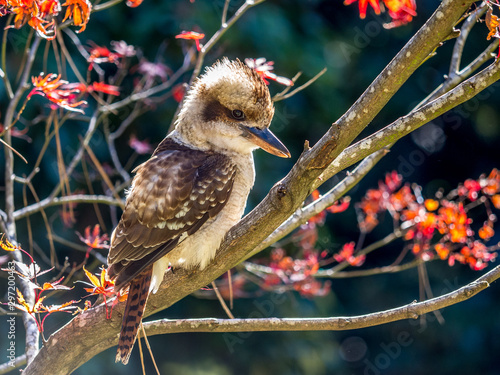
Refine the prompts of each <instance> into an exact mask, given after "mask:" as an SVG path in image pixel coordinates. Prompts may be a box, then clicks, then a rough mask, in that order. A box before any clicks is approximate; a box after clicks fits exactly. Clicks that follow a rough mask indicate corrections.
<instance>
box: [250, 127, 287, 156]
mask: <svg viewBox="0 0 500 375" xmlns="http://www.w3.org/2000/svg"><path fill="white" fill-rule="evenodd" d="M241 129H242V130H243V136H244V137H245V138H247V139H248V140H249V141H250V142H252V143H255V144H256V145H257V146H259V147H260V148H261V149H263V150H264V151H267V152H269V153H270V154H273V155H276V156H279V157H280V158H289V157H291V155H290V151H288V149H287V148H286V147H285V145H284V144H283V143H281V141H280V140H279V139H278V138H276V136H275V135H274V134H273V133H272V132H271V131H270V130H269V129H268V128H264V129H259V128H249V127H247V126H241Z"/></svg>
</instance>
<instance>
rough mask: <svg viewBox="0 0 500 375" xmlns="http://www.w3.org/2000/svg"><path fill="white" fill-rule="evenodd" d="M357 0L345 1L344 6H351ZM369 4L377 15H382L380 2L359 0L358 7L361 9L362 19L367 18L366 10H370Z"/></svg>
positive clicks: (360, 15) (376, 0)
mask: <svg viewBox="0 0 500 375" xmlns="http://www.w3.org/2000/svg"><path fill="white" fill-rule="evenodd" d="M355 1H357V0H345V1H344V5H351V4H352V3H354V2H355ZM368 4H370V5H371V7H372V8H373V10H374V11H375V13H376V14H380V4H379V0H359V1H358V7H359V17H360V18H365V17H366V9H367V8H368Z"/></svg>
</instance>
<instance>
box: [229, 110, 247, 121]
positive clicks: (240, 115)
mask: <svg viewBox="0 0 500 375" xmlns="http://www.w3.org/2000/svg"><path fill="white" fill-rule="evenodd" d="M232 115H233V117H234V118H235V119H236V120H243V119H244V118H245V114H244V113H243V111H241V110H239V109H235V110H233V112H232Z"/></svg>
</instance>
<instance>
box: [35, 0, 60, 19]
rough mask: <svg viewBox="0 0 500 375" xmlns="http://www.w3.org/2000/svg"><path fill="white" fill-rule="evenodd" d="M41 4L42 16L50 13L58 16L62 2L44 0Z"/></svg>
mask: <svg viewBox="0 0 500 375" xmlns="http://www.w3.org/2000/svg"><path fill="white" fill-rule="evenodd" d="M39 4H40V13H41V15H42V17H46V16H48V15H51V16H57V15H58V14H59V12H60V11H61V3H60V2H59V0H42V1H40V3H39Z"/></svg>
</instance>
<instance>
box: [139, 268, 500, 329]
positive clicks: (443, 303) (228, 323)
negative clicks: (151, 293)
mask: <svg viewBox="0 0 500 375" xmlns="http://www.w3.org/2000/svg"><path fill="white" fill-rule="evenodd" d="M499 277H500V267H499V266H497V267H496V268H495V269H493V270H492V271H490V273H489V274H488V275H484V276H482V277H480V278H479V279H477V280H476V281H473V282H471V283H469V284H467V285H465V286H463V287H461V288H459V289H457V290H455V291H453V292H450V293H447V294H444V295H442V296H440V297H435V298H432V299H429V300H426V301H422V302H416V301H414V302H412V303H410V304H407V305H404V306H401V307H397V308H394V309H389V310H385V311H380V312H375V313H371V314H365V315H359V316H352V317H335V318H295V319H294V318H261V319H213V318H208V319H174V320H172V319H161V320H156V321H152V322H147V323H144V328H145V329H146V332H147V334H148V335H159V334H167V333H178V332H262V331H345V330H349V329H359V328H366V327H373V326H377V325H381V324H386V323H390V322H395V321H398V320H403V319H417V318H418V317H419V316H421V315H423V314H427V313H429V312H432V311H436V310H439V309H442V308H445V307H448V306H452V305H455V304H457V303H460V302H463V301H466V300H468V299H469V298H471V297H473V296H475V295H476V294H478V293H479V292H481V291H483V290H485V289H486V288H488V287H489V286H490V282H488V281H487V280H485V279H489V280H491V281H494V280H496V279H498V278H499Z"/></svg>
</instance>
